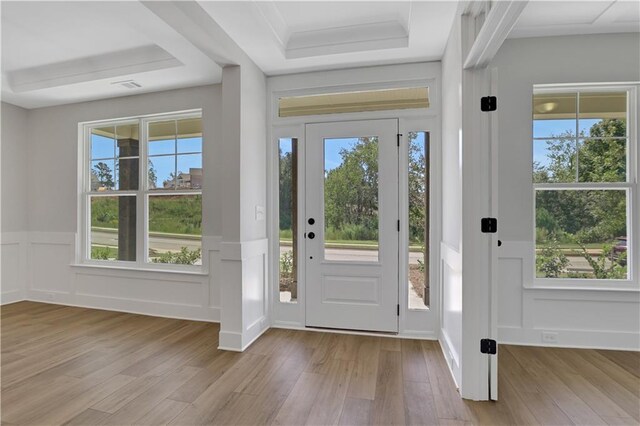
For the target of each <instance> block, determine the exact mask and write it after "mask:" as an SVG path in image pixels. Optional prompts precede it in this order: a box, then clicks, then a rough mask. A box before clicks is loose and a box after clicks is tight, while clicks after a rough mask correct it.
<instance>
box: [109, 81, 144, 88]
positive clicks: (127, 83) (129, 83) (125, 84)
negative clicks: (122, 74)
mask: <svg viewBox="0 0 640 426" xmlns="http://www.w3.org/2000/svg"><path fill="white" fill-rule="evenodd" d="M111 84H112V85H117V86H122V87H124V88H125V89H137V88H139V87H142V86H141V85H140V84H138V83H136V82H135V81H133V80H123V81H114V82H113V83H111Z"/></svg>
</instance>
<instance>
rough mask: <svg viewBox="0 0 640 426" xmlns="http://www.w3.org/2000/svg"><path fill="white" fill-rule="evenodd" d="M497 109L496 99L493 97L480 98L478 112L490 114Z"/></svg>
mask: <svg viewBox="0 0 640 426" xmlns="http://www.w3.org/2000/svg"><path fill="white" fill-rule="evenodd" d="M497 109H498V99H497V98H496V97H495V96H485V97H483V98H480V111H482V112H490V111H495V110H497Z"/></svg>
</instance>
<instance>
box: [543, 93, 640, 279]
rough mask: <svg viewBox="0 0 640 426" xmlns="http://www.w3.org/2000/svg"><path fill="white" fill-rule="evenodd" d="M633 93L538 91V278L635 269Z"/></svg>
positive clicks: (621, 275)
mask: <svg viewBox="0 0 640 426" xmlns="http://www.w3.org/2000/svg"><path fill="white" fill-rule="evenodd" d="M628 93H629V92H628V91H627V90H618V91H615V90H609V91H603V90H598V89H595V90H593V89H592V90H589V89H585V90H582V89H578V90H573V91H570V90H566V91H562V92H560V91H536V92H534V96H533V182H534V194H535V195H534V205H535V241H536V250H535V257H536V262H535V264H536V273H535V274H536V277H537V278H554V279H555V278H562V279H589V280H593V279H601V280H628V279H630V277H631V276H630V270H631V265H630V260H629V259H630V256H629V255H630V253H629V251H628V250H627V247H631V244H629V245H627V241H630V240H631V232H630V230H631V229H632V228H631V225H632V221H633V220H634V219H633V218H634V216H633V214H631V200H632V199H633V198H634V184H633V178H632V176H631V173H632V172H633V170H632V169H630V168H629V164H630V162H629V160H630V157H629V153H630V152H632V151H631V150H630V148H631V147H630V146H629V143H630V139H629V128H630V126H629V125H630V118H632V116H630V115H629V111H628V102H629V101H628V96H629V94H628ZM636 220H637V219H636ZM634 225H635V226H637V224H634ZM620 241H624V247H622V246H623V244H621V243H620Z"/></svg>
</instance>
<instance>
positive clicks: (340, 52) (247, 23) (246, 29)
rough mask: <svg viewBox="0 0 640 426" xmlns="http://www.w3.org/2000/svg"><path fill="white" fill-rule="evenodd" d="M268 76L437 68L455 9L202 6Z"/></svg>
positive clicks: (434, 5)
mask: <svg viewBox="0 0 640 426" xmlns="http://www.w3.org/2000/svg"><path fill="white" fill-rule="evenodd" d="M200 4H201V5H202V7H203V8H204V9H205V10H206V11H207V12H208V13H209V14H210V15H211V16H212V17H213V18H214V19H215V20H216V22H218V24H219V25H220V26H221V27H222V28H223V29H224V30H225V31H226V32H227V33H228V34H229V35H230V36H231V38H233V39H234V40H235V41H236V43H238V45H239V46H240V47H241V48H242V49H243V50H244V51H245V52H246V53H247V54H248V55H249V56H250V57H251V58H252V59H253V60H254V62H256V64H258V66H260V68H262V70H263V71H264V72H265V73H267V74H268V75H275V74H284V73H293V72H301V71H312V70H313V71H315V70H322V69H335V68H346V67H353V66H365V65H374V64H386V63H402V62H417V61H429V60H439V59H440V58H441V57H442V54H443V52H444V47H445V44H446V42H447V38H448V36H449V32H450V30H451V23H452V22H453V18H454V14H455V11H456V8H457V3H456V2H455V1H453V2H452V1H430V2H424V1H364V2H363V1H338V2H336V1H333V2H327V1H293V2H282V1H266V2H265V1H246V2H224V1H222V2H203V1H201V2H200Z"/></svg>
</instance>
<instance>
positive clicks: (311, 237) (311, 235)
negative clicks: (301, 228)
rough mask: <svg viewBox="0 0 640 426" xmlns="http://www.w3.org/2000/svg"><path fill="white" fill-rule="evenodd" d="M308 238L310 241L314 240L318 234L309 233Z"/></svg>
mask: <svg viewBox="0 0 640 426" xmlns="http://www.w3.org/2000/svg"><path fill="white" fill-rule="evenodd" d="M307 237H309V239H310V240H313V239H314V238H315V237H316V234H314V233H313V232H309V233H308V234H307Z"/></svg>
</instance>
